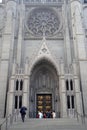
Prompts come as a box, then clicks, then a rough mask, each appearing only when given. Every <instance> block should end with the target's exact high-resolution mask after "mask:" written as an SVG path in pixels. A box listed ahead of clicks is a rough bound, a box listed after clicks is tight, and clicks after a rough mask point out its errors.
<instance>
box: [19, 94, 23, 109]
mask: <svg viewBox="0 0 87 130" xmlns="http://www.w3.org/2000/svg"><path fill="white" fill-rule="evenodd" d="M21 107H22V96H19V108H21Z"/></svg>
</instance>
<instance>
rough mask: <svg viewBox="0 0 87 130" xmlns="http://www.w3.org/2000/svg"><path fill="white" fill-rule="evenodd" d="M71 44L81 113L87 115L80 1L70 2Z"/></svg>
mask: <svg viewBox="0 0 87 130" xmlns="http://www.w3.org/2000/svg"><path fill="white" fill-rule="evenodd" d="M70 6H71V18H72V31H73V39H74V40H73V44H74V52H75V58H76V59H77V60H78V61H79V64H78V65H79V72H78V73H79V77H80V80H81V84H80V86H81V88H82V95H83V109H84V110H83V111H84V114H85V112H86V113H87V99H86V96H87V73H86V70H87V56H86V48H85V33H84V28H83V24H82V12H83V10H82V5H81V1H80V0H70Z"/></svg>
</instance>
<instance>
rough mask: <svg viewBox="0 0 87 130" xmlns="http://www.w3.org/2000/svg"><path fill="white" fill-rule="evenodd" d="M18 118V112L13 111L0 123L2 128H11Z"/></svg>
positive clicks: (0, 128) (1, 129) (0, 129)
mask: <svg viewBox="0 0 87 130" xmlns="http://www.w3.org/2000/svg"><path fill="white" fill-rule="evenodd" d="M16 120H17V113H13V114H12V115H11V114H10V115H8V116H6V118H5V119H4V121H3V122H2V123H1V124H0V130H9V128H10V126H11V125H12V124H13V122H16Z"/></svg>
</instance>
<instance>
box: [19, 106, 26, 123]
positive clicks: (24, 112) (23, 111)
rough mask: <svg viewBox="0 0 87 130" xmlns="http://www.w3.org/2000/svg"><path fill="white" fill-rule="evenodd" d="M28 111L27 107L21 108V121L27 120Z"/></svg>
mask: <svg viewBox="0 0 87 130" xmlns="http://www.w3.org/2000/svg"><path fill="white" fill-rule="evenodd" d="M26 110H27V108H26V107H21V109H20V113H21V119H22V121H23V122H24V120H25V115H26Z"/></svg>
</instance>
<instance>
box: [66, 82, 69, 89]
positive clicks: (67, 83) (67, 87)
mask: <svg viewBox="0 0 87 130" xmlns="http://www.w3.org/2000/svg"><path fill="white" fill-rule="evenodd" d="M66 90H69V82H68V80H66Z"/></svg>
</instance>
